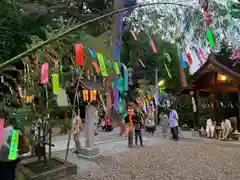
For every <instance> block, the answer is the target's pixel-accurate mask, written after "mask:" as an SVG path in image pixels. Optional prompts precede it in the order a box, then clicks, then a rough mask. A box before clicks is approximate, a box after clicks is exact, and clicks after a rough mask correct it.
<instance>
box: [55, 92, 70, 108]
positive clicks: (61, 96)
mask: <svg viewBox="0 0 240 180" xmlns="http://www.w3.org/2000/svg"><path fill="white" fill-rule="evenodd" d="M57 104H58V106H59V107H67V106H68V96H67V93H66V91H65V90H64V89H60V91H59V93H58V94H57Z"/></svg>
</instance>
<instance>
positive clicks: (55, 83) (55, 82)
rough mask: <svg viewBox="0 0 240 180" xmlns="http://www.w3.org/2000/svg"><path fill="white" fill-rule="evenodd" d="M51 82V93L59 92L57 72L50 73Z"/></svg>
mask: <svg viewBox="0 0 240 180" xmlns="http://www.w3.org/2000/svg"><path fill="white" fill-rule="evenodd" d="M52 84H53V93H54V94H57V93H59V92H60V85H59V76H58V74H52Z"/></svg>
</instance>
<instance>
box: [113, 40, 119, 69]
mask: <svg viewBox="0 0 240 180" xmlns="http://www.w3.org/2000/svg"><path fill="white" fill-rule="evenodd" d="M114 59H115V60H117V61H118V64H119V63H120V62H119V61H120V40H117V41H116V43H115V45H114Z"/></svg>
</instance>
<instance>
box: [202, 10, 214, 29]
mask: <svg viewBox="0 0 240 180" xmlns="http://www.w3.org/2000/svg"><path fill="white" fill-rule="evenodd" d="M203 16H204V26H205V27H206V28H209V27H210V26H211V24H212V18H211V14H210V13H209V11H208V10H204V13H203Z"/></svg>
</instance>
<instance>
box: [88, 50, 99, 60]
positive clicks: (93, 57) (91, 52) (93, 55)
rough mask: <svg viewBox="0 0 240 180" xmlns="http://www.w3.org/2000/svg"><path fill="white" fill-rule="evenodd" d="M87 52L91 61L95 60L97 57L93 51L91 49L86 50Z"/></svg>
mask: <svg viewBox="0 0 240 180" xmlns="http://www.w3.org/2000/svg"><path fill="white" fill-rule="evenodd" d="M88 51H89V53H90V55H91V57H92V59H93V60H96V59H97V55H96V53H95V52H94V51H93V49H91V48H88Z"/></svg>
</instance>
